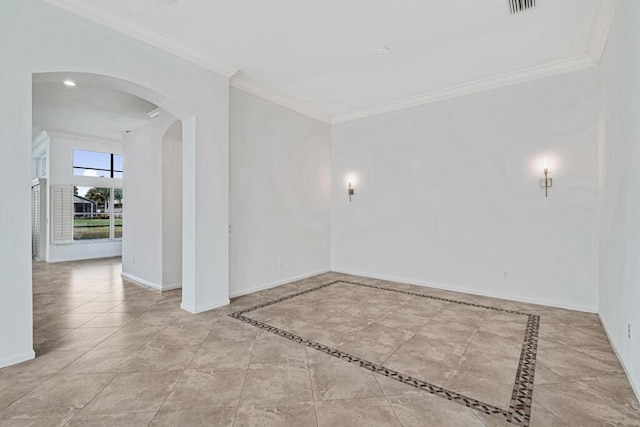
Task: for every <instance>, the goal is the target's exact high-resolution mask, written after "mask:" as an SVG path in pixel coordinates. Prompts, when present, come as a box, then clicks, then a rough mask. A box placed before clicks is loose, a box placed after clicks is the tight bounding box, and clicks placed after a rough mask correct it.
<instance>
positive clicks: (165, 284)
mask: <svg viewBox="0 0 640 427" xmlns="http://www.w3.org/2000/svg"><path fill="white" fill-rule="evenodd" d="M171 129H175V130H174V131H173V132H172V134H175V135H174V136H167V134H168V133H169V130H171ZM169 130H168V131H167V134H165V136H164V138H163V139H162V288H163V289H176V288H178V287H181V286H182V123H180V121H176V122H175V123H174V124H172V125H171V128H170V129H169Z"/></svg>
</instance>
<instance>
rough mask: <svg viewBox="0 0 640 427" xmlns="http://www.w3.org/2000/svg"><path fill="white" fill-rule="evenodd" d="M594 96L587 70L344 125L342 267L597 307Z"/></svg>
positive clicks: (335, 155)
mask: <svg viewBox="0 0 640 427" xmlns="http://www.w3.org/2000/svg"><path fill="white" fill-rule="evenodd" d="M597 102H598V91H597V70H596V69H595V68H591V69H587V70H582V71H579V72H573V73H571V74H566V75H562V76H558V77H552V78H547V79H543V80H537V81H534V82H530V83H526V84H520V85H516V86H511V87H505V88H501V89H496V90H492V91H488V92H482V93H478V94H474V95H469V96H464V97H460V98H455V99H451V100H447V101H442V102H438V103H433V104H429V105H423V106H420V107H415V108H411V109H407V110H403V111H398V112H394V113H389V114H385V115H381V116H377V117H371V118H367V119H362V120H358V121H354V122H349V123H344V124H339V125H336V126H334V127H333V137H332V174H333V184H332V195H333V196H332V200H333V203H332V260H331V266H332V270H336V271H342V272H349V273H355V274H361V275H365V276H374V277H381V278H389V279H393V280H400V281H405V282H411V283H417V284H425V285H433V286H436V287H442V288H450V289H455V290H461V291H465V292H470V293H475V294H486V295H491V296H498V297H504V298H510V299H515V300H521V301H531V302H539V303H543V304H549V305H555V306H561V307H570V308H577V309H582V310H589V311H595V310H596V309H597V304H598V284H597V276H598V273H597V267H598V262H597V259H598V232H597V228H598V209H597V202H598V200H597V194H598V180H597V179H598V175H597V172H598V168H597V167H598V163H597V154H598V153H597V137H598V129H597ZM543 157H547V158H548V161H549V167H550V170H551V173H552V176H553V178H554V186H553V188H551V189H550V190H549V197H548V198H545V197H544V190H543V189H541V188H540V187H539V178H540V177H541V172H542V161H541V159H542V158H543ZM351 173H353V174H355V175H356V176H357V179H356V180H355V181H356V182H355V188H356V190H355V195H354V197H353V201H352V202H351V203H350V202H349V201H348V197H347V178H346V177H347V176H348V175H349V174H351ZM505 272H506V273H507V278H505V276H504V275H505Z"/></svg>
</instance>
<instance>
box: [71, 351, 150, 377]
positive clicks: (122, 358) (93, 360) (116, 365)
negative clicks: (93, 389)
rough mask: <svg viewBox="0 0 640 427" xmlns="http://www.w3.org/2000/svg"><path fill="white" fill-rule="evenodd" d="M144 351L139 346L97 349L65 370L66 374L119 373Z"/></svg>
mask: <svg viewBox="0 0 640 427" xmlns="http://www.w3.org/2000/svg"><path fill="white" fill-rule="evenodd" d="M141 351H142V349H141V348H139V347H138V346H130V347H126V346H125V347H95V348H93V349H91V350H90V351H88V352H87V353H85V354H84V355H82V357H80V358H79V359H77V360H75V361H74V362H72V363H71V364H70V365H69V366H67V367H66V368H65V369H64V371H63V372H64V373H65V374H98V373H119V372H122V371H123V370H124V369H125V368H126V367H127V365H129V363H130V362H131V361H132V360H133V359H135V358H136V356H138V354H140V352H141Z"/></svg>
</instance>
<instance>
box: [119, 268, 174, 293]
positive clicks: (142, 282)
mask: <svg viewBox="0 0 640 427" xmlns="http://www.w3.org/2000/svg"><path fill="white" fill-rule="evenodd" d="M121 275H122V277H124V278H125V279H129V280H131V281H132V282H136V283H137V284H139V285H142V286H146V287H147V288H151V289H153V290H156V291H160V292H162V291H163V289H162V286H161V285H158V284H156V283H153V282H149V281H148V280H144V279H141V278H139V277H138V276H134V275H133V274H129V273H124V272H123V273H121ZM164 290H166V289H164Z"/></svg>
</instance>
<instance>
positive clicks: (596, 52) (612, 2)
mask: <svg viewBox="0 0 640 427" xmlns="http://www.w3.org/2000/svg"><path fill="white" fill-rule="evenodd" d="M619 4H620V1H619V0H604V1H603V2H602V4H601V5H600V10H599V11H598V15H597V19H596V22H595V23H594V26H593V31H592V33H591V40H590V41H589V50H588V54H589V56H591V58H593V60H594V61H595V62H596V63H598V64H599V63H600V59H602V54H603V53H604V48H605V47H606V46H607V41H608V40H609V33H610V32H611V26H612V25H613V20H614V19H615V17H616V12H617V11H618V5H619Z"/></svg>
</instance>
